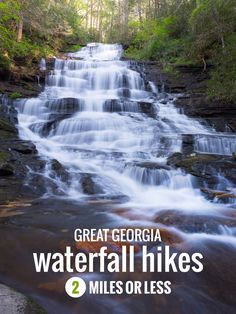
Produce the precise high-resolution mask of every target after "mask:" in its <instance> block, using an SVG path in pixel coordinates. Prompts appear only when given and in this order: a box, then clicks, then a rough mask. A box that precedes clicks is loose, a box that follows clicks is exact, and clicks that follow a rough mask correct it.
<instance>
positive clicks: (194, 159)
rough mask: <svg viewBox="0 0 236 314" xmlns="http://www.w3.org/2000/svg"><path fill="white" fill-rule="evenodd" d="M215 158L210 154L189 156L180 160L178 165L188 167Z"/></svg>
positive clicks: (215, 158)
mask: <svg viewBox="0 0 236 314" xmlns="http://www.w3.org/2000/svg"><path fill="white" fill-rule="evenodd" d="M215 160H217V157H216V156H212V155H197V156H191V157H187V158H185V159H183V160H181V161H179V162H178V164H177V166H178V167H183V166H184V167H190V166H192V165H194V164H196V163H205V162H211V161H215Z"/></svg>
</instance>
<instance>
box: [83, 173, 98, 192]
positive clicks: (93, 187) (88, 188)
mask: <svg viewBox="0 0 236 314" xmlns="http://www.w3.org/2000/svg"><path fill="white" fill-rule="evenodd" d="M79 180H80V184H81V187H82V190H83V193H85V194H89V195H93V194H101V193H103V190H102V189H101V188H100V186H98V184H97V183H96V182H95V181H94V179H93V178H92V175H91V174H89V173H81V174H80V179H79Z"/></svg>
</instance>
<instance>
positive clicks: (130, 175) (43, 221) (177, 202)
mask: <svg viewBox="0 0 236 314" xmlns="http://www.w3.org/2000/svg"><path fill="white" fill-rule="evenodd" d="M121 56H122V47H121V46H120V45H103V44H96V43H93V44H89V45H88V46H87V47H85V48H83V49H81V50H80V51H79V52H77V53H71V54H68V56H67V57H68V58H67V60H59V59H56V60H55V67H54V71H52V73H51V74H50V75H48V77H47V79H46V86H45V89H44V91H43V92H42V93H41V94H40V95H39V96H38V97H37V98H32V99H27V100H18V101H16V102H15V104H16V107H17V108H18V112H19V114H18V121H19V132H20V136H21V138H22V139H26V140H30V141H33V142H34V143H35V145H36V146H37V150H38V152H39V155H40V156H41V158H42V159H44V161H46V167H45V169H44V170H40V171H41V175H42V177H43V178H46V179H47V180H46V182H47V183H48V182H50V180H52V181H53V184H56V185H57V187H58V189H57V190H56V191H55V190H54V189H51V187H50V184H48V185H49V186H48V191H47V195H45V198H41V199H40V200H37V201H36V202H32V206H31V207H29V209H28V210H27V208H24V210H22V215H19V216H13V218H12V220H9V222H8V223H7V224H3V225H2V229H3V230H4V228H5V229H6V232H5V233H3V237H2V238H3V239H4V243H7V244H6V248H5V251H4V250H3V246H1V252H2V257H3V258H2V260H3V263H2V265H1V264H0V266H4V267H5V265H8V263H10V261H11V259H12V252H14V253H15V252H17V254H18V255H17V256H18V259H19V265H24V267H27V270H28V271H27V272H22V268H20V267H19V268H17V267H15V265H14V264H12V267H9V273H8V274H7V272H5V269H4V276H6V275H8V276H9V277H10V278H12V277H14V275H15V277H16V278H17V279H18V281H21V282H23V283H24V286H25V283H26V282H29V283H30V285H31V287H37V288H35V289H34V293H33V295H35V294H39V295H40V298H39V299H42V298H41V297H42V295H43V296H44V297H45V301H43V304H44V305H45V306H46V308H48V309H49V313H54V312H56V313H59V314H65V313H77V312H79V313H93V312H96V313H98V314H100V313H101V314H106V313H111V309H112V313H116V314H118V313H119V314H120V313H124V314H129V313H130V314H133V313H142V314H143V313H144V314H145V313H146V314H149V313H153V312H156V311H159V312H160V313H176V311H177V312H179V313H189V312H191V313H197V314H198V313H227V314H229V313H230V314H231V313H232V314H233V313H235V308H233V307H234V305H235V298H234V296H233V292H234V290H233V285H232V286H231V284H232V283H233V281H234V282H235V270H234V268H233V267H234V265H235V262H234V261H233V259H232V256H234V255H235V248H236V241H235V235H236V227H235V226H236V219H235V210H234V207H233V204H232V203H231V204H227V205H226V204H223V202H222V203H219V202H218V203H216V202H214V201H208V200H207V199H205V198H204V197H203V194H202V193H201V192H200V190H199V187H200V184H199V182H198V178H197V173H196V176H192V175H190V174H186V173H184V172H183V171H181V170H180V169H175V168H174V167H172V166H170V165H169V164H171V163H168V162H167V159H168V157H169V156H170V155H172V154H173V153H175V152H181V150H183V153H184V144H185V142H186V139H187V141H188V140H189V139H190V142H191V152H190V154H192V152H194V151H195V152H198V153H201V158H202V157H203V160H204V158H205V157H206V158H209V156H203V155H202V154H204V153H205V154H219V155H225V156H229V155H230V154H231V153H232V151H233V150H235V143H234V136H233V134H230V133H217V132H216V131H215V130H213V129H211V128H208V127H206V126H204V124H201V123H200V122H199V121H197V120H194V119H190V118H188V117H187V116H186V115H184V114H182V113H181V112H180V111H179V110H178V109H176V108H175V106H174V98H175V95H166V94H165V93H163V91H159V90H158V89H157V88H156V86H155V84H154V83H153V82H147V81H146V80H145V77H144V74H143V73H144V71H143V69H142V68H141V67H139V65H137V64H136V63H134V62H129V61H121ZM163 98H164V99H163ZM184 154H185V153H184ZM186 154H187V155H188V156H189V152H188V153H186ZM189 157H190V158H191V157H194V154H193V156H189ZM218 157H219V160H220V158H221V157H222V156H216V160H217V161H218V159H217V158H218ZM210 158H213V159H214V158H215V155H214V156H210ZM227 158H228V159H227ZM55 159H56V160H58V161H59V163H56V166H58V164H59V168H60V164H61V165H62V166H63V167H61V168H62V169H63V170H66V173H65V175H62V176H58V174H57V172H56V171H55V163H54V162H55ZM214 160H215V159H214ZM226 160H229V157H226ZM53 161H54V162H53ZM44 164H45V163H44V162H42V165H44ZM230 165H231V164H230ZM205 166H206V164H204V162H203V167H205ZM37 169H38V168H37ZM40 169H41V168H40ZM217 169H219V168H217ZM33 171H36V170H33V169H30V170H29V176H28V184H30V179H31V177H32V176H34V173H33ZM229 171H230V170H229ZM63 173H64V172H63ZM210 173H211V172H210ZM37 174H38V173H37ZM207 175H209V174H208V173H207V169H206V176H207ZM215 176H216V180H215V178H214V180H215V181H214V180H213V181H214V184H215V187H214V188H215V189H217V188H218V189H219V190H224V192H225V191H226V190H227V191H228V192H229V193H230V192H231V189H233V186H231V182H230V181H229V178H230V176H229V177H228V176H227V178H224V177H223V175H222V174H221V172H220V171H217V170H215ZM38 177H39V176H35V178H37V179H38ZM64 177H65V178H64ZM40 178H41V177H40ZM33 182H34V181H33ZM34 183H35V182H34ZM40 185H42V182H40V183H39V186H40ZM34 186H35V184H34ZM53 186H54V185H53ZM201 187H203V186H202V182H201ZM206 188H207V187H206ZM226 188H228V189H226ZM228 203H230V202H228ZM26 205H27V204H26ZM23 213H24V215H23ZM11 222H12V223H11ZM26 226H27V228H26ZM129 226H130V227H132V228H133V227H134V226H135V227H140V228H143V227H147V228H150V227H155V228H160V229H161V233H162V234H163V239H164V241H163V244H166V243H167V244H168V243H170V246H171V250H173V251H176V252H181V251H182V250H183V251H184V252H185V251H189V252H190V251H191V250H194V251H196V252H198V251H199V252H202V253H203V256H204V271H203V272H202V273H199V274H195V273H189V274H186V273H183V274H180V273H178V274H177V273H168V274H167V273H165V274H161V273H158V274H155V273H146V274H141V273H140V272H139V270H138V271H137V273H135V274H131V273H127V274H124V273H123V274H118V273H117V274H116V273H114V274H109V278H110V279H112V280H124V281H125V280H153V279H154V280H168V279H169V278H170V280H171V281H173V292H172V293H171V295H168V296H167V297H165V296H162V295H156V296H155V295H153V296H152V295H143V296H138V295H136V294H134V295H128V296H127V297H125V298H122V296H119V297H117V296H115V295H114V296H111V295H105V294H104V295H99V296H96V295H93V296H85V297H84V299H81V300H80V302H75V303H74V302H68V297H67V296H65V297H63V295H62V293H61V291H62V290H63V291H64V286H63V288H62V290H61V286H60V285H61V282H64V281H63V280H64V279H65V278H64V277H63V278H62V274H61V273H58V274H55V275H57V276H58V277H56V281H55V282H52V283H51V282H49V280H51V279H49V278H51V274H49V273H45V274H40V276H39V274H38V273H37V274H36V273H35V270H34V269H33V270H31V268H32V259H31V257H32V254H31V252H35V251H38V252H41V251H48V252H52V251H53V252H54V251H55V250H56V249H58V247H60V248H61V247H64V244H65V243H67V241H69V243H71V241H73V240H72V239H71V235H72V234H73V233H74V230H75V229H76V228H78V227H79V228H81V229H83V228H120V227H121V228H127V227H129ZM9 228H11V229H10V230H11V235H10V237H9ZM29 230H30V237H29ZM13 235H14V236H13ZM73 245H74V243H73ZM26 252H27V253H28V255H27V254H26ZM29 252H30V253H29ZM29 255H30V258H29V257H28V256H29ZM25 256H26V257H25ZM138 258H139V254H137V259H138ZM10 265H11V264H10ZM13 266H14V267H13ZM222 274H223V276H222ZM43 275H45V277H43ZM69 275H72V274H71V273H70V274H69ZM24 276H25V277H24ZM63 276H64V274H63ZM80 276H81V277H83V278H84V280H90V279H91V278H93V279H94V278H95V279H96V280H100V279H102V280H104V279H105V280H107V279H108V277H107V274H103V273H98V272H94V273H83V274H82V273H81V274H80ZM123 276H124V277H123ZM162 277H163V278H162ZM53 278H54V277H53ZM216 279H217V280H216ZM31 280H32V282H31ZM52 280H54V279H52ZM65 280H67V278H66V279H65ZM45 282H46V284H45ZM39 287H40V288H39ZM231 287H232V289H231ZM41 288H42V289H41ZM30 289H31V288H30ZM43 289H46V292H45V293H44V292H42V291H43ZM54 289H55V290H56V291H52V290H54ZM57 290H58V293H57ZM51 292H52V294H50V293H51ZM54 292H55V294H54ZM54 297H55V298H54ZM54 301H55V302H54ZM231 305H232V306H231ZM157 309H158V310H157Z"/></svg>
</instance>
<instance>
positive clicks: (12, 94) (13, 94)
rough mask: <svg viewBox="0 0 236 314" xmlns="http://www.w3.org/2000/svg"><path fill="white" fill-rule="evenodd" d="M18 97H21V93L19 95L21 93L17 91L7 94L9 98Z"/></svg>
mask: <svg viewBox="0 0 236 314" xmlns="http://www.w3.org/2000/svg"><path fill="white" fill-rule="evenodd" d="M20 97H22V95H21V93H18V92H14V93H11V94H10V95H9V98H10V99H12V100H15V99H17V98H20Z"/></svg>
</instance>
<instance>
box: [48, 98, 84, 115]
mask: <svg viewBox="0 0 236 314" xmlns="http://www.w3.org/2000/svg"><path fill="white" fill-rule="evenodd" d="M45 106H46V107H48V108H49V109H50V110H52V111H55V112H58V113H74V112H76V111H79V110H81V108H82V106H83V104H82V101H81V100H79V99H77V98H60V99H54V100H49V101H47V102H46V104H45Z"/></svg>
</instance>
